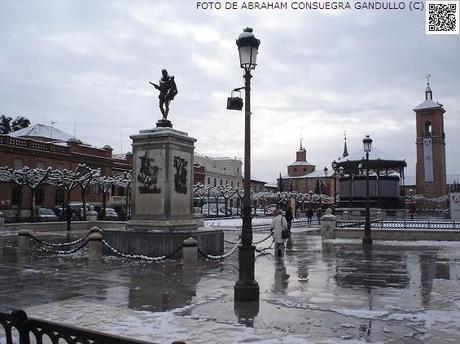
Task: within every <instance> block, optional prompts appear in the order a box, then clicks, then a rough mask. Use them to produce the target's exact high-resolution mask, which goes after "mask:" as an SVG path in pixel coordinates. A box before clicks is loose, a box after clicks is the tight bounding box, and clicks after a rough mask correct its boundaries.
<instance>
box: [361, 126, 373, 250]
mask: <svg viewBox="0 0 460 344" xmlns="http://www.w3.org/2000/svg"><path fill="white" fill-rule="evenodd" d="M363 148H364V152H365V153H366V222H365V224H364V238H363V245H372V238H371V217H370V213H369V152H370V151H371V149H372V139H371V138H370V137H369V135H366V137H365V138H364V139H363Z"/></svg>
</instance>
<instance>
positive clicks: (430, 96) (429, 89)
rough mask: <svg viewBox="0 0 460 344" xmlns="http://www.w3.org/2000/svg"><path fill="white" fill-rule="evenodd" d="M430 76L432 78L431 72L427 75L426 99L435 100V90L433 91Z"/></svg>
mask: <svg viewBox="0 0 460 344" xmlns="http://www.w3.org/2000/svg"><path fill="white" fill-rule="evenodd" d="M430 78H431V74H428V75H427V76H426V77H425V79H426V89H425V100H433V92H432V91H431V87H430Z"/></svg>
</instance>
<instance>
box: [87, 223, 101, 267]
mask: <svg viewBox="0 0 460 344" xmlns="http://www.w3.org/2000/svg"><path fill="white" fill-rule="evenodd" d="M90 231H91V234H90V235H89V243H88V245H89V256H88V259H89V260H90V261H91V262H99V261H101V260H102V231H101V230H100V228H98V227H92V228H91V229H90Z"/></svg>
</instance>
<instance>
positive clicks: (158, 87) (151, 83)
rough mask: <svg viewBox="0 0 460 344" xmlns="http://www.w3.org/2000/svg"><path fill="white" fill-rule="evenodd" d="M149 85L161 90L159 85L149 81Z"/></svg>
mask: <svg viewBox="0 0 460 344" xmlns="http://www.w3.org/2000/svg"><path fill="white" fill-rule="evenodd" d="M149 84H150V85H152V86H153V87H155V88H156V89H157V90H159V89H160V86H158V85H157V84H154V83H153V82H151V81H149Z"/></svg>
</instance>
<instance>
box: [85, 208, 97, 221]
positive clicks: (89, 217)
mask: <svg viewBox="0 0 460 344" xmlns="http://www.w3.org/2000/svg"><path fill="white" fill-rule="evenodd" d="M86 221H97V211H94V206H92V205H91V206H90V207H89V210H88V211H87V212H86Z"/></svg>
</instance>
